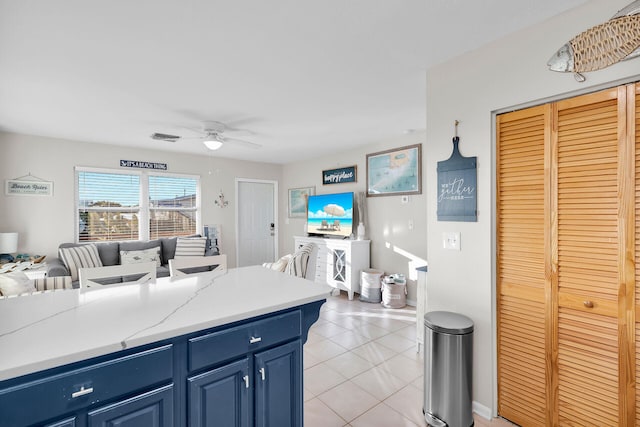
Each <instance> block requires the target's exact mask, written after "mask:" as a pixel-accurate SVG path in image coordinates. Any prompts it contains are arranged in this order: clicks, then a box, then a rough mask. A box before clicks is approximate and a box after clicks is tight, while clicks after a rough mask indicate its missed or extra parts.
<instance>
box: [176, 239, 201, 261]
mask: <svg viewBox="0 0 640 427" xmlns="http://www.w3.org/2000/svg"><path fill="white" fill-rule="evenodd" d="M206 244H207V238H206V237H178V242H177V243H176V253H175V256H174V258H182V257H192V256H204V250H205V246H206Z"/></svg>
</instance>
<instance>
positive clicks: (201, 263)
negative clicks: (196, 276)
mask: <svg viewBox="0 0 640 427" xmlns="http://www.w3.org/2000/svg"><path fill="white" fill-rule="evenodd" d="M205 271H220V272H223V273H224V272H226V271H227V255H225V254H222V255H213V256H191V257H180V258H174V259H170V260H169V275H170V276H171V277H179V276H186V275H187V274H193V273H202V272H205Z"/></svg>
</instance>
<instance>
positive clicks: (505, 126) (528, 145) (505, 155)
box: [497, 106, 549, 426]
mask: <svg viewBox="0 0 640 427" xmlns="http://www.w3.org/2000/svg"><path fill="white" fill-rule="evenodd" d="M547 111H549V107H548V106H546V107H535V108H530V109H527V110H523V111H517V112H514V113H509V114H504V115H501V116H499V117H498V125H497V129H498V134H497V143H498V149H497V153H498V163H497V176H498V181H497V199H498V205H497V216H498V218H497V230H498V236H497V240H498V269H497V279H498V280H497V285H498V295H499V298H498V405H499V413H500V415H502V416H503V417H505V418H508V419H509V420H511V421H513V422H515V423H518V424H520V425H523V426H535V425H544V424H545V407H546V397H545V258H544V257H545V250H544V248H545V240H544V236H545V211H544V206H545V203H544V198H545V193H544V184H545V177H544V170H545V158H544V153H545V137H544V136H545V115H546V112H547Z"/></svg>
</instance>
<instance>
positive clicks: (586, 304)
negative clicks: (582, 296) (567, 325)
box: [583, 301, 593, 308]
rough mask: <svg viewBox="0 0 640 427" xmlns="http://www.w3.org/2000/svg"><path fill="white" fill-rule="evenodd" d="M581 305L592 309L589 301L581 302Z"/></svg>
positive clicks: (591, 303)
mask: <svg viewBox="0 0 640 427" xmlns="http://www.w3.org/2000/svg"><path fill="white" fill-rule="evenodd" d="M583 304H584V306H585V307H587V308H593V302H591V301H585V302H583Z"/></svg>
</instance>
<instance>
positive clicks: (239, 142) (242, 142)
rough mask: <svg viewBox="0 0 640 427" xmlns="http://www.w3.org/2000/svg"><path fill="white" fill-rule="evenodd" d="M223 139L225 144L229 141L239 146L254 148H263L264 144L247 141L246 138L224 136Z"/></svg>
mask: <svg viewBox="0 0 640 427" xmlns="http://www.w3.org/2000/svg"><path fill="white" fill-rule="evenodd" d="M222 140H223V142H224V143H225V144H226V143H229V144H231V145H237V146H239V147H245V148H252V149H254V150H256V149H258V148H262V145H260V144H256V143H255V142H249V141H245V140H244V139H238V138H227V137H223V138H222Z"/></svg>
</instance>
